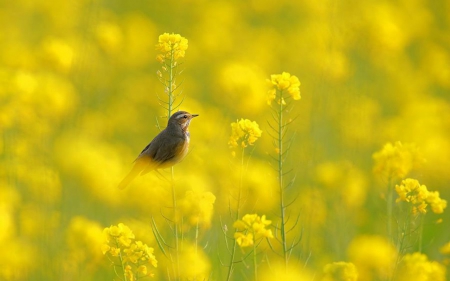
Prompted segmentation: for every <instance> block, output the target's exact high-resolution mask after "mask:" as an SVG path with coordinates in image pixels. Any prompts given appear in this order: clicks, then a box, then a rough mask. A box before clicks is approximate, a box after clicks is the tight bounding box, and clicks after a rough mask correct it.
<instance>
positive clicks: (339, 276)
mask: <svg viewBox="0 0 450 281" xmlns="http://www.w3.org/2000/svg"><path fill="white" fill-rule="evenodd" d="M323 272H324V277H323V278H322V281H356V280H358V271H357V270H356V266H355V265H354V264H353V263H351V262H343V261H340V262H333V263H329V264H327V265H325V267H324V269H323Z"/></svg>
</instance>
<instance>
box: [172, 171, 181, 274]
mask: <svg viewBox="0 0 450 281" xmlns="http://www.w3.org/2000/svg"><path fill="white" fill-rule="evenodd" d="M170 169H171V175H172V180H171V186H172V206H173V219H174V227H173V235H174V236H175V266H176V267H175V280H177V279H178V278H179V276H180V259H179V241H178V240H179V239H178V236H179V234H178V218H177V199H176V198H177V197H176V192H175V181H174V170H173V167H172V168H170Z"/></svg>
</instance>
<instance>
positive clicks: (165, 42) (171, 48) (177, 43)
mask: <svg viewBox="0 0 450 281" xmlns="http://www.w3.org/2000/svg"><path fill="white" fill-rule="evenodd" d="M187 48H188V40H187V39H186V38H184V37H183V36H181V35H180V34H174V33H172V34H169V33H164V34H161V35H159V39H158V44H157V45H156V50H157V51H160V52H161V54H159V55H158V56H157V57H156V60H157V61H159V62H161V63H163V62H164V61H165V60H166V59H168V58H169V59H170V58H173V59H174V60H177V59H179V58H184V55H185V53H186V50H187Z"/></svg>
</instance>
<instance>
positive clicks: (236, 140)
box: [228, 118, 262, 147]
mask: <svg viewBox="0 0 450 281" xmlns="http://www.w3.org/2000/svg"><path fill="white" fill-rule="evenodd" d="M261 134H262V131H261V130H260V129H259V125H258V123H256V122H255V121H253V122H252V121H250V120H248V119H242V118H241V120H237V121H236V122H233V123H231V136H230V140H229V141H228V144H229V145H230V147H237V146H239V145H240V146H241V147H247V146H248V145H253V144H254V143H255V142H256V140H258V138H260V137H261Z"/></svg>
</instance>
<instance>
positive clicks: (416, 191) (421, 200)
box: [395, 178, 447, 214]
mask: <svg viewBox="0 0 450 281" xmlns="http://www.w3.org/2000/svg"><path fill="white" fill-rule="evenodd" d="M395 191H397V194H398V196H399V197H398V198H397V200H396V202H400V201H404V202H408V203H411V204H412V205H413V209H412V211H413V213H414V214H417V213H422V214H425V213H426V212H427V206H428V204H430V205H431V210H432V211H433V212H434V213H436V214H441V213H443V212H444V209H445V208H446V207H447V201H446V200H443V199H441V198H440V197H439V192H437V191H428V189H427V187H426V186H425V185H421V184H420V183H419V181H417V180H415V179H410V178H408V179H404V180H402V182H401V184H400V185H396V186H395Z"/></svg>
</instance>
